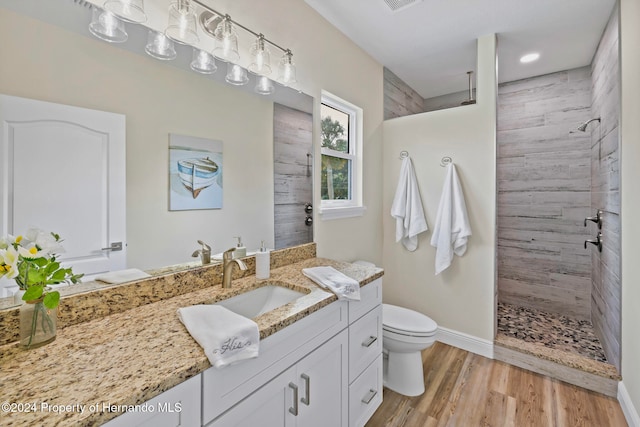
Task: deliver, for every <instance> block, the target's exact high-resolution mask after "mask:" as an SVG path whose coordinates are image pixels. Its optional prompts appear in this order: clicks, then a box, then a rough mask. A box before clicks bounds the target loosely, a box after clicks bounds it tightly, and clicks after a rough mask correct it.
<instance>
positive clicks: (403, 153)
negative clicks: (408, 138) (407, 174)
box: [400, 150, 409, 160]
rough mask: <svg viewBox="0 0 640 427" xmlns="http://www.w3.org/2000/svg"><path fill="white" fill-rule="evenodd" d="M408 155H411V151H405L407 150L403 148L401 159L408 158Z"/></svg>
mask: <svg viewBox="0 0 640 427" xmlns="http://www.w3.org/2000/svg"><path fill="white" fill-rule="evenodd" d="M407 157H409V152H408V151H405V150H402V151H401V152H400V160H402V159H406V158H407Z"/></svg>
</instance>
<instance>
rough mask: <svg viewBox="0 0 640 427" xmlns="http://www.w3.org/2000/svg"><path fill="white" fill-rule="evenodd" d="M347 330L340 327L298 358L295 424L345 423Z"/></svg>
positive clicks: (337, 426) (323, 425)
mask: <svg viewBox="0 0 640 427" xmlns="http://www.w3.org/2000/svg"><path fill="white" fill-rule="evenodd" d="M347 332H348V331H346V330H344V331H342V332H341V333H340V334H338V335H336V336H335V337H334V338H332V339H331V340H329V341H328V342H327V343H325V344H324V345H322V346H321V347H319V348H318V349H317V350H315V351H314V352H313V353H310V354H309V355H308V356H306V357H305V358H304V359H302V360H301V361H300V362H298V364H297V376H298V380H297V382H298V389H299V408H300V410H299V414H298V417H297V424H296V425H297V426H298V427H314V426H318V427H327V426H331V427H340V426H344V427H346V426H347V423H348V406H347V405H348V400H349V397H348V387H349V385H348V378H349V375H348V333H347ZM263 425H266V424H263Z"/></svg>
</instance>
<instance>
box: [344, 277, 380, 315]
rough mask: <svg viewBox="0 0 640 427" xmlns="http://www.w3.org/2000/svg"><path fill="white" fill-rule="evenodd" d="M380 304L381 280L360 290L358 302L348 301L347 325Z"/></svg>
mask: <svg viewBox="0 0 640 427" xmlns="http://www.w3.org/2000/svg"><path fill="white" fill-rule="evenodd" d="M380 304H382V278H380V279H376V280H374V281H373V282H371V283H368V284H366V285H364V286H363V287H361V288H360V301H349V323H350V324H351V323H353V322H354V321H356V320H358V319H359V318H360V317H362V316H363V315H364V314H365V313H367V312H368V311H369V310H371V309H372V308H373V307H375V306H376V305H380Z"/></svg>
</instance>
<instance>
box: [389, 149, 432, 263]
mask: <svg viewBox="0 0 640 427" xmlns="http://www.w3.org/2000/svg"><path fill="white" fill-rule="evenodd" d="M391 216H392V217H394V218H395V219H396V242H399V241H402V244H403V245H404V247H405V248H406V249H407V250H408V251H410V252H413V251H415V250H416V249H417V248H418V234H420V233H422V232H423V231H427V230H428V229H429V227H427V220H426V218H425V216H424V210H423V209H422V199H421V198H420V191H419V189H418V180H417V179H416V174H415V172H414V170H413V164H412V163H411V159H410V158H409V157H405V158H404V159H403V160H402V167H401V168H400V178H399V179H398V186H397V187H396V195H395V197H394V198H393V204H392V205H391Z"/></svg>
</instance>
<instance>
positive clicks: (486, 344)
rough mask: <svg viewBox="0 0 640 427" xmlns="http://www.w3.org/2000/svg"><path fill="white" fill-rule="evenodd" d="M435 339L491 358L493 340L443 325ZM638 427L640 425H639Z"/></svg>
mask: <svg viewBox="0 0 640 427" xmlns="http://www.w3.org/2000/svg"><path fill="white" fill-rule="evenodd" d="M436 340H437V341H440V342H442V343H445V344H448V345H452V346H454V347H458V348H461V349H463V350H466V351H469V352H471V353H475V354H479V355H480V356H484V357H487V358H489V359H493V342H492V341H488V340H485V339H482V338H478V337H474V336H473V335H468V334H465V333H464V332H458V331H454V330H452V329H447V328H443V327H441V326H440V327H438V332H437V333H436ZM639 427H640V426H639Z"/></svg>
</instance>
